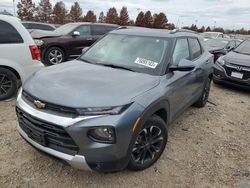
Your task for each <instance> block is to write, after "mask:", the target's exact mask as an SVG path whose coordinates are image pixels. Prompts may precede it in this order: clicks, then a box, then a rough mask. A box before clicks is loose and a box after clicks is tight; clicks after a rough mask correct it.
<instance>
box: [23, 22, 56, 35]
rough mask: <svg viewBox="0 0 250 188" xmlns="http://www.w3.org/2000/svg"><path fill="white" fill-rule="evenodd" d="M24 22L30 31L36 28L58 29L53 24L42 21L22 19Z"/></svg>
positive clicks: (45, 29) (44, 29)
mask: <svg viewBox="0 0 250 188" xmlns="http://www.w3.org/2000/svg"><path fill="white" fill-rule="evenodd" d="M22 24H23V26H24V27H25V28H26V29H28V31H29V32H33V31H34V30H43V31H54V30H55V29H56V27H55V26H54V25H53V24H46V23H40V22H29V21H22Z"/></svg>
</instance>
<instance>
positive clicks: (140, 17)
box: [135, 11, 144, 27]
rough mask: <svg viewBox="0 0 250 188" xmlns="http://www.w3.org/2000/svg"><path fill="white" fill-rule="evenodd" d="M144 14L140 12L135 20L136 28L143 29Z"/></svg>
mask: <svg viewBox="0 0 250 188" xmlns="http://www.w3.org/2000/svg"><path fill="white" fill-rule="evenodd" d="M143 19H144V12H142V11H141V12H140V13H139V14H138V16H137V18H136V21H135V25H136V26H138V27H143V26H144V24H143Z"/></svg>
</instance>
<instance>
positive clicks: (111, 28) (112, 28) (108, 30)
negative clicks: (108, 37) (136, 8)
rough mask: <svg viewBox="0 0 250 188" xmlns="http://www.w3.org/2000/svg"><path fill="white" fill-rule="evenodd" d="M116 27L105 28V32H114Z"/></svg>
mask: <svg viewBox="0 0 250 188" xmlns="http://www.w3.org/2000/svg"><path fill="white" fill-rule="evenodd" d="M116 28H117V27H106V30H107V32H110V31H113V30H115V29H116Z"/></svg>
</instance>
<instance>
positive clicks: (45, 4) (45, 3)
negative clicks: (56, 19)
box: [37, 0, 52, 23]
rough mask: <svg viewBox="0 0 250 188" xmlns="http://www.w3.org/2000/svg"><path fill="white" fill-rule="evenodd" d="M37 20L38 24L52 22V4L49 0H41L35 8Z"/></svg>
mask: <svg viewBox="0 0 250 188" xmlns="http://www.w3.org/2000/svg"><path fill="white" fill-rule="evenodd" d="M37 17H38V18H37V19H38V21H40V22H45V23H51V22H52V4H51V3H50V0H41V1H40V3H39V6H38V7H37Z"/></svg>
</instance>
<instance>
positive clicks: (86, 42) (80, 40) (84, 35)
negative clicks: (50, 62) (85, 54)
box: [69, 25, 95, 56]
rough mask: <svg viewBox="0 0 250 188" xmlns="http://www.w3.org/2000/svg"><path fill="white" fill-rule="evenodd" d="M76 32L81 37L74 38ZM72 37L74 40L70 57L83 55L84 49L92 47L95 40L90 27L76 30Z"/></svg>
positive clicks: (81, 27) (80, 27)
mask: <svg viewBox="0 0 250 188" xmlns="http://www.w3.org/2000/svg"><path fill="white" fill-rule="evenodd" d="M74 31H78V32H79V33H80V35H79V36H74V35H73V33H74ZM74 31H73V32H72V33H71V35H72V36H70V37H72V40H71V42H70V44H69V49H70V50H69V55H70V56H79V55H81V53H82V49H83V48H84V47H88V46H91V45H92V44H93V43H94V42H95V40H94V38H93V36H92V35H91V28H90V25H81V26H79V27H78V28H76V29H75V30H74Z"/></svg>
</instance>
